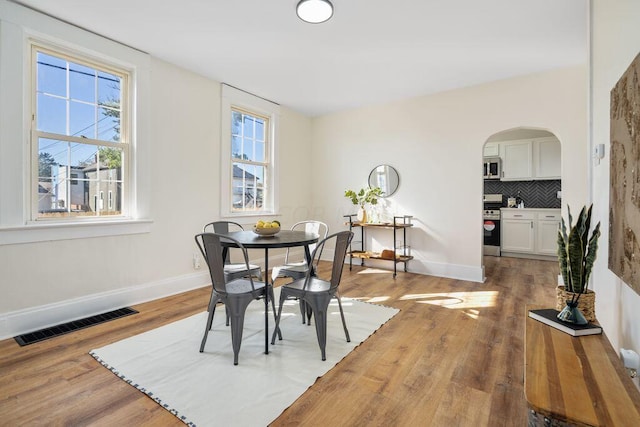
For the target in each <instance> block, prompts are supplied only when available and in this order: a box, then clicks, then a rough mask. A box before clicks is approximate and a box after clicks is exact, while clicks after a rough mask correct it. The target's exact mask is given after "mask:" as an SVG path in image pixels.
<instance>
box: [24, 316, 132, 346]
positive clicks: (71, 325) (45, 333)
mask: <svg viewBox="0 0 640 427" xmlns="http://www.w3.org/2000/svg"><path fill="white" fill-rule="evenodd" d="M136 313H138V312H137V311H136V310H134V309H132V308H131V307H124V308H119V309H117V310H113V311H109V312H108V313H102V314H96V315H95V316H90V317H86V318H84V319H78V320H72V321H71V322H68V323H63V324H61V325H56V326H51V327H49V328H44V329H40V330H39V331H34V332H29V333H28V334H23V335H18V336H17V337H14V339H15V340H16V341H17V343H18V344H20V345H21V346H25V345H29V344H33V343H36V342H39V341H44V340H48V339H49V338H54V337H57V336H60V335H64V334H68V333H70V332H73V331H77V330H78V329H84V328H88V327H90V326H94V325H98V324H100V323H105V322H108V321H110V320H115V319H119V318H121V317H125V316H129V315H131V314H136Z"/></svg>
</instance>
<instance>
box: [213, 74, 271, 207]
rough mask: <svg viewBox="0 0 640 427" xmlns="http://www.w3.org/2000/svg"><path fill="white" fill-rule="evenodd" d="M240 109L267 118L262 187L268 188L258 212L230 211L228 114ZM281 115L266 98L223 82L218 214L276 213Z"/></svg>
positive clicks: (229, 124) (231, 185)
mask: <svg viewBox="0 0 640 427" xmlns="http://www.w3.org/2000/svg"><path fill="white" fill-rule="evenodd" d="M234 108H235V109H239V110H243V111H245V112H247V113H248V114H255V115H256V116H263V117H266V118H268V119H269V129H268V132H269V135H267V137H266V139H267V141H268V142H267V143H268V144H269V145H268V147H266V149H265V155H266V156H267V157H268V158H267V159H266V160H267V162H268V166H267V173H266V174H265V181H266V182H265V183H264V186H265V188H267V189H268V190H269V191H266V192H265V193H263V201H262V203H263V205H262V209H261V210H259V211H242V212H238V211H234V210H233V163H234V159H233V157H232V153H231V117H232V111H233V109H234ZM279 118H280V106H279V105H278V104H275V103H273V102H271V101H267V100H266V99H263V98H260V97H257V96H255V95H252V94H250V93H247V92H244V91H242V90H240V89H236V88H234V87H232V86H229V85H226V84H222V97H221V126H220V128H221V138H220V147H221V149H220V153H221V154H220V182H221V185H220V189H221V190H220V215H221V216H222V217H233V218H239V217H255V216H265V215H277V213H278V210H279V204H278V185H277V183H278V181H279V180H278V168H277V161H276V159H277V146H278V144H277V141H278V129H279Z"/></svg>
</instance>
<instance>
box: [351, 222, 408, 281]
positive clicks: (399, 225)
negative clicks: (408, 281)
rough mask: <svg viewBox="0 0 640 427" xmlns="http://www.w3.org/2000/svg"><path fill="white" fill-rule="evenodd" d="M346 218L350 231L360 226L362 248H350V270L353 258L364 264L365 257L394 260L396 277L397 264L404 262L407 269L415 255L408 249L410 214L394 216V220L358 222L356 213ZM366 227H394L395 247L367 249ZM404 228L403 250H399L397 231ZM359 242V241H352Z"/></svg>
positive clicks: (405, 269)
mask: <svg viewBox="0 0 640 427" xmlns="http://www.w3.org/2000/svg"><path fill="white" fill-rule="evenodd" d="M344 217H345V218H348V222H347V225H348V226H349V231H353V229H354V228H356V227H360V239H361V240H360V242H359V243H360V250H353V249H351V248H350V250H349V270H351V267H352V266H353V258H359V259H360V265H364V260H365V259H380V260H385V261H392V262H393V277H394V278H395V277H396V274H397V265H398V263H403V264H404V271H407V262H408V261H409V260H412V259H413V256H411V255H409V253H408V251H407V228H410V227H413V224H411V218H413V217H412V216H410V215H403V216H394V217H393V222H357V221H354V220H353V219H354V217H355V215H345V216H344ZM366 228H382V229H385V228H386V229H392V230H393V249H392V250H389V251H385V253H380V252H372V251H367V250H366V246H365V240H364V238H365V234H364V233H365V229H366ZM399 230H402V238H403V240H402V242H403V246H402V250H401V251H398V250H397V248H396V246H397V232H398V231H399ZM353 243H358V242H352V244H353Z"/></svg>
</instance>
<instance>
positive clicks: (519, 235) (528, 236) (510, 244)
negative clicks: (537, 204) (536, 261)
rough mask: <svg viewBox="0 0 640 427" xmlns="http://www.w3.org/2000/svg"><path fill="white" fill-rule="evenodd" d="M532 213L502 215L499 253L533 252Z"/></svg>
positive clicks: (519, 211)
mask: <svg viewBox="0 0 640 427" xmlns="http://www.w3.org/2000/svg"><path fill="white" fill-rule="evenodd" d="M534 221H535V214H534V213H533V212H523V209H518V212H508V213H503V214H502V230H501V235H502V244H501V245H500V251H501V252H531V253H533V252H534V243H535V242H534V238H535V234H534V231H533V230H534V225H533V223H534Z"/></svg>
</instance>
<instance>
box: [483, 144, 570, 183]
mask: <svg viewBox="0 0 640 427" xmlns="http://www.w3.org/2000/svg"><path fill="white" fill-rule="evenodd" d="M485 149H486V146H485ZM561 151H562V150H561V146H560V141H558V140H557V139H556V138H535V139H531V140H517V141H506V142H501V143H500V157H501V158H502V180H503V181H533V180H538V179H540V180H543V179H560V178H561V158H562V153H561Z"/></svg>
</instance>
